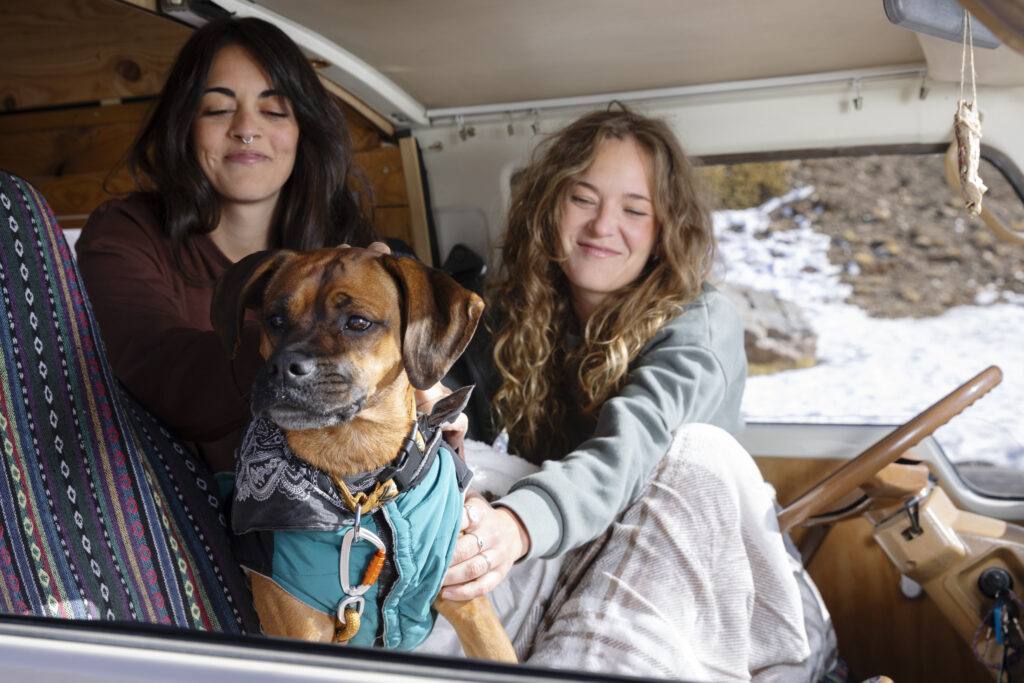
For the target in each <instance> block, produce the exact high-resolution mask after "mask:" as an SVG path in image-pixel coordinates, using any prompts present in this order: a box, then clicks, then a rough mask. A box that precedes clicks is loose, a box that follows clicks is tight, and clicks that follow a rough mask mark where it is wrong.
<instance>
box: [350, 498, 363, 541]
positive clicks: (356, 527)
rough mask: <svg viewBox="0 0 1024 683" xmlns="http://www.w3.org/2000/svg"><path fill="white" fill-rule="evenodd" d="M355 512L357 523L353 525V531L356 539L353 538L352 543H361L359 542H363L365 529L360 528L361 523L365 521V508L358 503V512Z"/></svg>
mask: <svg viewBox="0 0 1024 683" xmlns="http://www.w3.org/2000/svg"><path fill="white" fill-rule="evenodd" d="M355 512H356V521H355V524H353V525H352V531H353V533H354V534H355V537H354V538H353V540H352V542H353V543H359V541H361V540H363V536H362V530H363V529H362V527H361V526H360V523H361V522H362V521H363V506H362V505H360V504H359V503H356V511H355Z"/></svg>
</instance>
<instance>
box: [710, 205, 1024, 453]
mask: <svg viewBox="0 0 1024 683" xmlns="http://www.w3.org/2000/svg"><path fill="white" fill-rule="evenodd" d="M811 192H813V188H811V187H804V188H797V189H796V190H793V191H792V192H790V193H789V194H787V195H785V196H784V197H780V198H777V199H773V200H771V201H769V202H767V203H765V204H764V205H762V206H760V207H755V208H752V209H745V210H743V211H718V212H716V213H715V215H714V220H715V232H716V234H717V235H718V239H719V247H720V264H719V269H718V271H717V273H716V274H717V276H718V278H719V279H721V280H724V281H725V282H730V283H734V284H739V285H746V286H749V287H754V288H756V289H761V290H766V291H771V292H774V293H776V294H777V295H778V296H780V297H782V298H785V299H788V300H790V301H793V302H795V303H797V304H798V305H800V306H801V307H802V308H803V309H804V311H805V312H806V314H807V317H808V319H809V320H810V321H811V325H812V326H813V328H814V330H815V332H816V333H817V335H818V364H817V365H816V366H815V367H812V368H808V369H806V370H790V371H787V372H781V373H777V374H774V375H765V376H758V377H751V378H749V379H748V380H747V390H746V395H745V396H744V400H743V412H744V414H745V415H746V417H747V419H748V420H753V421H768V422H774V421H780V422H784V421H800V422H842V423H850V424H857V423H869V424H870V423H876V424H878V423H881V424H898V423H901V422H904V421H905V420H907V419H908V418H910V417H912V416H913V415H915V414H916V413H917V412H919V411H920V410H922V409H924V408H926V407H928V406H929V405H931V404H932V403H934V402H935V401H936V400H938V399H939V398H941V397H942V396H944V395H946V394H947V393H949V391H951V390H952V389H954V388H956V387H957V386H959V385H960V384H961V383H963V382H964V381H966V380H967V379H969V378H971V377H972V376H974V375H975V374H976V373H978V372H980V371H981V370H983V369H985V368H986V367H988V366H989V365H998V366H999V367H1000V368H1002V370H1003V382H1002V384H1000V385H999V386H998V387H996V388H995V389H994V390H993V391H992V392H991V393H990V394H989V395H987V396H985V397H984V398H983V399H981V400H980V401H979V402H978V403H976V404H975V405H974V406H973V407H971V408H969V409H968V410H967V411H966V412H964V413H963V414H962V415H960V416H959V417H956V418H954V419H953V420H952V422H950V423H949V425H947V426H945V427H943V428H941V429H940V430H939V431H938V432H936V436H937V438H938V439H939V442H940V443H941V444H942V446H943V447H944V448H945V450H946V452H947V454H948V455H949V457H950V458H951V459H952V460H953V461H954V462H967V461H978V460H984V461H990V462H995V463H1002V464H1012V465H1014V466H1016V467H1020V468H1022V469H1024V417H1022V415H1021V410H1022V407H1024V339H1022V336H1024V335H1022V333H1024V298H1022V297H1015V298H1012V299H1011V301H1012V303H1001V304H991V305H976V306H959V307H956V308H952V309H949V310H948V311H946V312H945V313H944V314H942V315H940V316H937V317H934V318H925V319H917V320H914V319H881V318H871V317H869V316H868V315H867V314H866V313H864V311H862V310H861V309H859V308H857V307H855V306H852V305H850V304H847V303H844V300H845V299H846V297H847V296H848V295H849V293H850V289H849V285H846V284H844V283H842V282H840V280H839V275H840V268H839V267H838V266H836V265H833V264H831V263H830V262H829V260H828V247H829V238H828V236H827V235H822V234H819V233H816V232H814V230H813V227H812V226H813V220H811V219H808V218H806V217H801V216H797V217H795V218H796V222H797V225H798V227H797V228H796V229H793V230H787V231H780V232H772V233H769V234H768V235H767V236H764V235H763V234H762V233H764V232H765V231H766V229H767V228H768V226H769V224H770V219H769V216H768V214H769V213H771V212H772V211H774V210H777V209H778V208H779V207H781V208H782V211H783V212H785V211H786V210H787V206H786V205H787V204H788V203H789V202H792V201H797V200H799V199H801V198H803V197H806V196H808V195H809V194H811ZM759 234H762V237H761V238H760V239H758V238H757V237H756V236H757V235H759ZM994 298H995V297H994V296H989V297H981V296H979V298H978V303H979V304H985V303H987V302H990V301H992V300H994Z"/></svg>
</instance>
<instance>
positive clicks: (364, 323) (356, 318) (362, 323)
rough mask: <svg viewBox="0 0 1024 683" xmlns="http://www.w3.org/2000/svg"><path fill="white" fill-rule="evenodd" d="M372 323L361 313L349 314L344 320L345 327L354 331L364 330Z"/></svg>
mask: <svg viewBox="0 0 1024 683" xmlns="http://www.w3.org/2000/svg"><path fill="white" fill-rule="evenodd" d="M372 325H373V323H372V322H370V321H369V320H367V319H366V318H364V317H363V316H361V315H350V316H349V318H348V320H346V321H345V329H347V330H353V331H355V332H365V331H366V330H368V329H370V327H371V326H372Z"/></svg>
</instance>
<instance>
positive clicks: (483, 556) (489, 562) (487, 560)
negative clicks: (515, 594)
mask: <svg viewBox="0 0 1024 683" xmlns="http://www.w3.org/2000/svg"><path fill="white" fill-rule="evenodd" d="M480 557H482V558H484V562H486V563H487V569H485V570H484V574H486V573H487V572H489V571H491V558H489V557H487V555H486V553H484V552H482V551H481V552H480Z"/></svg>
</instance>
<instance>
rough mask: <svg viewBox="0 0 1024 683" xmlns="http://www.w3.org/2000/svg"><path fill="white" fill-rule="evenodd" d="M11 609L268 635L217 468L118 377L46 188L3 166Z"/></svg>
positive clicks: (1, 286)
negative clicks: (227, 515)
mask: <svg viewBox="0 0 1024 683" xmlns="http://www.w3.org/2000/svg"><path fill="white" fill-rule="evenodd" d="M0 290H2V297H3V312H2V317H0V349H2V353H3V363H2V365H0V440H2V442H3V468H2V471H0V521H2V526H0V612H5V613H11V614H33V615H40V616H51V617H59V618H67V619H112V620H121V621H144V622H153V623H158V624H168V625H173V626H178V627H182V628H190V629H200V630H211V631H224V632H229V633H240V632H246V631H252V632H256V631H258V622H257V620H256V616H255V613H254V612H253V610H252V607H251V598H250V596H249V593H248V589H247V588H246V586H245V581H244V578H243V576H242V574H241V572H240V570H239V568H238V566H237V564H236V563H235V562H234V561H233V559H232V556H231V552H230V547H229V540H228V535H227V528H226V525H225V520H224V517H223V514H222V511H221V508H220V505H219V502H218V500H217V497H216V496H215V495H214V494H215V493H216V488H215V486H214V481H213V478H212V477H211V476H210V474H209V472H208V471H207V469H206V467H205V464H203V463H202V462H201V461H199V460H197V459H196V457H195V456H194V455H193V454H192V453H191V452H190V451H189V449H187V448H185V447H184V446H183V445H182V444H181V443H180V442H179V441H177V440H176V439H175V438H174V436H173V435H171V434H170V433H169V432H168V430H167V429H166V428H165V427H164V426H162V425H161V424H160V423H159V422H158V421H157V420H156V419H155V418H154V417H153V416H152V415H150V414H149V413H148V412H147V411H146V410H145V409H143V408H142V407H141V406H139V404H138V403H136V402H135V401H134V400H133V399H132V398H131V397H130V396H129V395H128V394H127V393H126V392H125V390H124V389H123V388H122V387H121V386H120V384H119V383H118V382H117V381H116V380H115V379H114V377H113V375H112V374H111V372H110V368H109V366H108V364H107V360H106V358H105V356H104V350H103V344H102V341H101V339H100V337H99V334H98V328H97V325H96V321H95V320H94V318H93V315H92V311H91V309H90V306H89V302H88V300H87V299H86V296H85V292H84V291H83V289H82V285H81V280H80V277H79V274H78V270H77V268H76V266H75V263H74V260H73V259H72V255H71V252H70V250H69V249H68V246H67V244H66V242H65V241H64V237H63V235H62V234H61V230H60V228H59V227H58V226H57V224H56V222H55V221H54V219H53V215H52V213H51V212H50V209H49V207H48V206H47V205H46V202H45V200H44V199H43V198H42V197H41V196H40V195H39V193H38V192H37V191H36V190H35V189H34V188H32V187H31V186H30V185H29V184H28V183H27V182H25V181H24V180H22V179H20V178H17V177H14V176H11V175H8V174H6V173H2V172H0Z"/></svg>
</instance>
